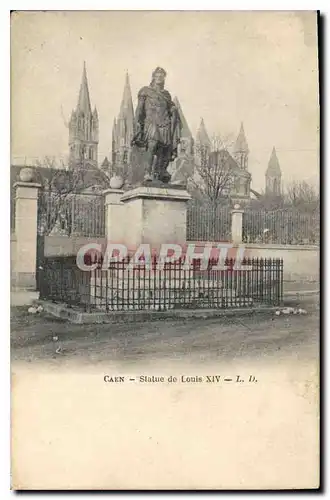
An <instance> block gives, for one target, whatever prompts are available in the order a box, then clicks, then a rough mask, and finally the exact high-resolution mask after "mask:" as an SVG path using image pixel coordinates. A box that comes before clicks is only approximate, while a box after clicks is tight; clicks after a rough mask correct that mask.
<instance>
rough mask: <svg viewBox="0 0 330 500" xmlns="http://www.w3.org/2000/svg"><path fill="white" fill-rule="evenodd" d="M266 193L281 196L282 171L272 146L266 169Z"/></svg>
mask: <svg viewBox="0 0 330 500" xmlns="http://www.w3.org/2000/svg"><path fill="white" fill-rule="evenodd" d="M265 177H266V195H268V196H281V179H282V172H281V167H280V164H279V161H278V158H277V154H276V149H275V147H274V148H273V151H272V154H271V156H270V160H269V162H268V167H267V170H266V174H265Z"/></svg>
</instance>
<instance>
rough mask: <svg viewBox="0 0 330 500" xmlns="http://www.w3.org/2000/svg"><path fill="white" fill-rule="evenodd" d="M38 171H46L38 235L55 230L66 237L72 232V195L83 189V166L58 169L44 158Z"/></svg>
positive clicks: (53, 161) (51, 161)
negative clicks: (55, 228)
mask: <svg viewBox="0 0 330 500" xmlns="http://www.w3.org/2000/svg"><path fill="white" fill-rule="evenodd" d="M36 167H41V168H44V169H47V170H48V172H45V171H44V172H43V175H41V177H42V179H41V180H42V188H41V190H40V194H39V200H38V232H39V234H44V235H47V234H49V233H50V232H51V231H52V230H53V229H54V227H55V226H56V224H57V225H59V227H60V229H61V230H62V231H63V232H64V233H65V234H67V235H70V234H71V232H72V229H73V227H72V222H73V221H72V194H73V193H76V192H78V191H79V190H81V189H82V188H83V185H84V175H85V168H84V162H83V160H82V162H81V163H80V162H79V163H78V162H77V163H76V164H75V165H73V166H71V168H70V169H68V168H63V165H62V168H59V167H58V164H57V162H56V160H55V159H54V158H51V157H45V158H44V159H43V160H40V161H38V162H36Z"/></svg>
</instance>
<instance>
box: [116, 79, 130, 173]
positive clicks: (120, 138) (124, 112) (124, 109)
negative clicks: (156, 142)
mask: <svg viewBox="0 0 330 500" xmlns="http://www.w3.org/2000/svg"><path fill="white" fill-rule="evenodd" d="M133 136H134V110H133V101H132V92H131V86H130V82H129V76H128V73H126V78H125V86H124V92H123V98H122V101H121V105H120V111H119V115H118V118H117V120H116V119H115V120H114V123H113V128H112V163H113V164H114V165H116V166H123V165H126V164H127V165H129V164H130V162H131V156H132V146H131V141H132V139H133Z"/></svg>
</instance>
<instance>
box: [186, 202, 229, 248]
mask: <svg viewBox="0 0 330 500" xmlns="http://www.w3.org/2000/svg"><path fill="white" fill-rule="evenodd" d="M187 240H188V241H230V240H231V209H230V207H228V206H215V207H212V206H205V205H199V204H196V203H194V202H191V203H189V204H188V208H187Z"/></svg>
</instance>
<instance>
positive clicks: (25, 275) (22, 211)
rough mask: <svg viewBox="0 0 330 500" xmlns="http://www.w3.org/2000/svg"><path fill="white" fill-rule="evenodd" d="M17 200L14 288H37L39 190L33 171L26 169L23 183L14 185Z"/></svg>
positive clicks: (22, 179)
mask: <svg viewBox="0 0 330 500" xmlns="http://www.w3.org/2000/svg"><path fill="white" fill-rule="evenodd" d="M14 187H15V188H16V197H15V204H16V207H15V235H16V258H15V272H14V279H15V286H16V287H19V288H26V289H33V290H35V289H36V259H37V219H38V191H39V188H40V187H41V184H37V183H35V182H33V169H30V168H23V169H22V170H21V172H20V181H18V182H16V183H15V184H14Z"/></svg>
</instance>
